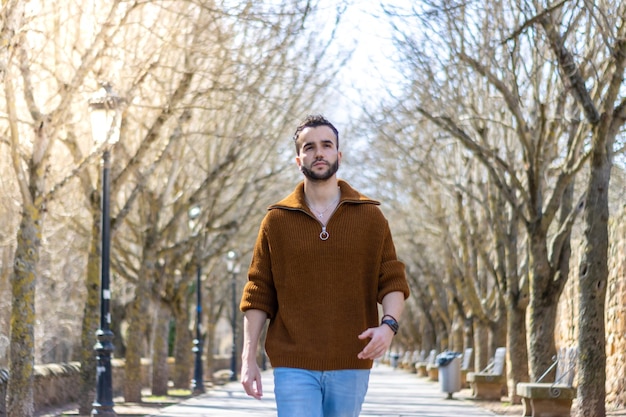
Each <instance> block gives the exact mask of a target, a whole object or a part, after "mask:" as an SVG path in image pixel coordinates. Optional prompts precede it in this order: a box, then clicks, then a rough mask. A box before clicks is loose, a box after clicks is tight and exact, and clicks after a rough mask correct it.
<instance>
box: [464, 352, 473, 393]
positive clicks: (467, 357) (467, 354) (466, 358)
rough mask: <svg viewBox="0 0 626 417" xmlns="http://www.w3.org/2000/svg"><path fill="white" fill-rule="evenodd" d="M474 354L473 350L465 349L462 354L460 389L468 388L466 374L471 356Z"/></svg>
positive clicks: (470, 364)
mask: <svg viewBox="0 0 626 417" xmlns="http://www.w3.org/2000/svg"><path fill="white" fill-rule="evenodd" d="M473 353H474V349H472V348H467V349H465V351H464V352H463V361H462V362H461V388H469V384H468V383H467V373H468V372H469V370H470V366H472V354H473Z"/></svg>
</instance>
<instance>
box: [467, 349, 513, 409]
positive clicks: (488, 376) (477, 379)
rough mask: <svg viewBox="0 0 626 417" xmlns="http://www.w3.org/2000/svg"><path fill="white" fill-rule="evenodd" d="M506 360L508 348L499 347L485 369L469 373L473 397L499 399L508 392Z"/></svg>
mask: <svg viewBox="0 0 626 417" xmlns="http://www.w3.org/2000/svg"><path fill="white" fill-rule="evenodd" d="M505 360H506V348H504V347H499V348H497V349H496V352H495V354H494V355H493V359H492V360H491V361H490V363H489V365H487V367H486V368H485V369H483V370H482V371H480V372H468V373H467V381H468V382H469V385H470V388H471V389H472V398H473V399H475V400H490V401H499V400H500V399H501V398H502V396H503V394H504V392H506V377H505V375H504V363H505Z"/></svg>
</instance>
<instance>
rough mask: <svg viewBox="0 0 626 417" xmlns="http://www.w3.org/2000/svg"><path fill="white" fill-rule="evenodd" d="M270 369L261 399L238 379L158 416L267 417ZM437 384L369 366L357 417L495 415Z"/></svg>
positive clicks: (271, 409) (271, 388)
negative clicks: (366, 389) (360, 410)
mask: <svg viewBox="0 0 626 417" xmlns="http://www.w3.org/2000/svg"><path fill="white" fill-rule="evenodd" d="M273 391H274V385H273V379H272V372H271V370H270V371H266V372H264V374H263V392H264V396H263V399H262V400H261V401H258V400H255V399H253V398H250V397H247V396H246V394H245V392H244V391H243V388H242V387H241V384H240V383H239V382H231V383H229V384H226V385H224V386H222V387H216V388H212V389H211V390H210V391H209V392H207V393H206V394H204V395H200V396H197V397H194V398H192V399H189V400H187V401H185V402H182V403H180V404H177V405H173V406H170V407H166V408H163V409H161V410H160V413H159V414H154V416H159V417H183V416H184V417H196V416H198V417H200V416H203V417H205V416H206V417H214V416H215V417H218V416H219V417H251V416H254V417H269V416H274V417H275V416H276V405H275V402H274V394H273ZM446 397H447V394H446V393H442V392H441V390H440V386H439V384H438V383H434V382H432V381H428V380H426V379H424V378H418V377H417V376H416V375H415V374H410V373H407V372H404V371H400V370H393V369H392V368H390V367H387V366H382V365H381V366H377V367H375V368H373V369H372V374H371V377H370V385H369V390H368V393H367V396H366V398H365V404H364V405H363V410H362V412H361V417H375V416H376V417H383V416H384V417H418V416H420V417H426V416H427V417H458V416H464V417H486V416H494V415H495V414H493V413H491V412H490V411H487V410H486V409H483V408H480V407H478V406H477V405H476V404H473V403H472V402H471V401H469V400H466V399H464V396H463V395H461V394H454V395H453V398H452V399H451V400H448V399H446Z"/></svg>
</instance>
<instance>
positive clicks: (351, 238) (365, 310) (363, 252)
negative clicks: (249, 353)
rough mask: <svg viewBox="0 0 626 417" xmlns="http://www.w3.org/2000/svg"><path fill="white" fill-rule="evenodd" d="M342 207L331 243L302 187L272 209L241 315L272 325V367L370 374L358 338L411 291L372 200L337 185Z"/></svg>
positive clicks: (330, 228)
mask: <svg viewBox="0 0 626 417" xmlns="http://www.w3.org/2000/svg"><path fill="white" fill-rule="evenodd" d="M339 186H340V189H341V200H340V202H339V205H338V207H337V209H336V210H335V212H334V213H333V215H332V216H331V218H330V220H329V222H328V225H327V228H326V230H327V232H328V234H329V238H328V240H325V241H323V240H321V239H320V237H319V235H320V232H321V231H322V224H321V223H320V222H319V221H318V219H317V218H316V217H315V216H314V215H313V214H312V213H311V211H310V210H309V209H308V207H307V205H306V203H305V200H304V186H303V183H300V184H299V185H298V186H297V187H296V189H295V191H294V192H293V193H292V194H290V195H289V196H288V197H287V198H285V199H284V200H282V201H280V202H279V203H277V204H275V205H273V206H271V207H270V208H269V212H268V214H267V215H266V217H265V218H264V220H263V222H262V224H261V228H260V230H259V235H258V238H257V242H256V244H255V248H254V254H253V257H252V263H251V265H250V269H249V271H248V282H247V284H246V286H245V288H244V292H243V296H242V299H241V305H240V308H241V310H242V311H246V310H249V309H259V310H263V311H265V312H266V313H267V314H268V316H269V317H270V326H269V329H268V334H267V342H266V351H267V354H268V357H269V358H270V361H271V363H272V366H274V367H279V366H287V367H294V368H304V369H309V370H335V369H369V368H371V367H372V361H370V360H360V359H358V358H357V354H358V353H359V352H360V351H361V350H362V349H363V348H364V347H365V345H366V344H367V341H362V340H360V339H358V337H357V336H358V335H359V334H360V333H361V332H363V331H364V330H366V329H367V328H369V327H375V326H378V324H379V323H378V307H377V304H378V303H379V302H380V301H381V300H382V298H383V297H384V296H385V295H386V294H388V293H389V292H392V291H401V292H403V293H404V296H405V298H406V297H408V295H409V288H408V285H407V282H406V277H405V273H404V265H403V264H402V263H401V262H400V261H398V260H397V258H396V252H395V247H394V245H393V241H392V237H391V233H390V230H389V225H388V223H387V220H386V219H385V217H384V216H383V214H382V212H381V211H380V209H379V207H378V204H379V203H378V202H377V201H374V200H371V199H369V198H367V197H365V196H363V195H361V194H360V193H358V192H357V191H356V190H354V189H353V188H352V187H350V185H348V183H346V182H345V181H339Z"/></svg>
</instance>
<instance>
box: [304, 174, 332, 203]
mask: <svg viewBox="0 0 626 417" xmlns="http://www.w3.org/2000/svg"><path fill="white" fill-rule="evenodd" d="M304 195H305V196H306V198H307V200H309V202H311V203H313V204H318V205H323V204H328V203H330V202H331V201H333V200H335V199H337V197H338V196H339V183H338V181H337V178H336V177H332V178H329V179H328V180H326V181H310V180H307V179H305V181H304Z"/></svg>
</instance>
